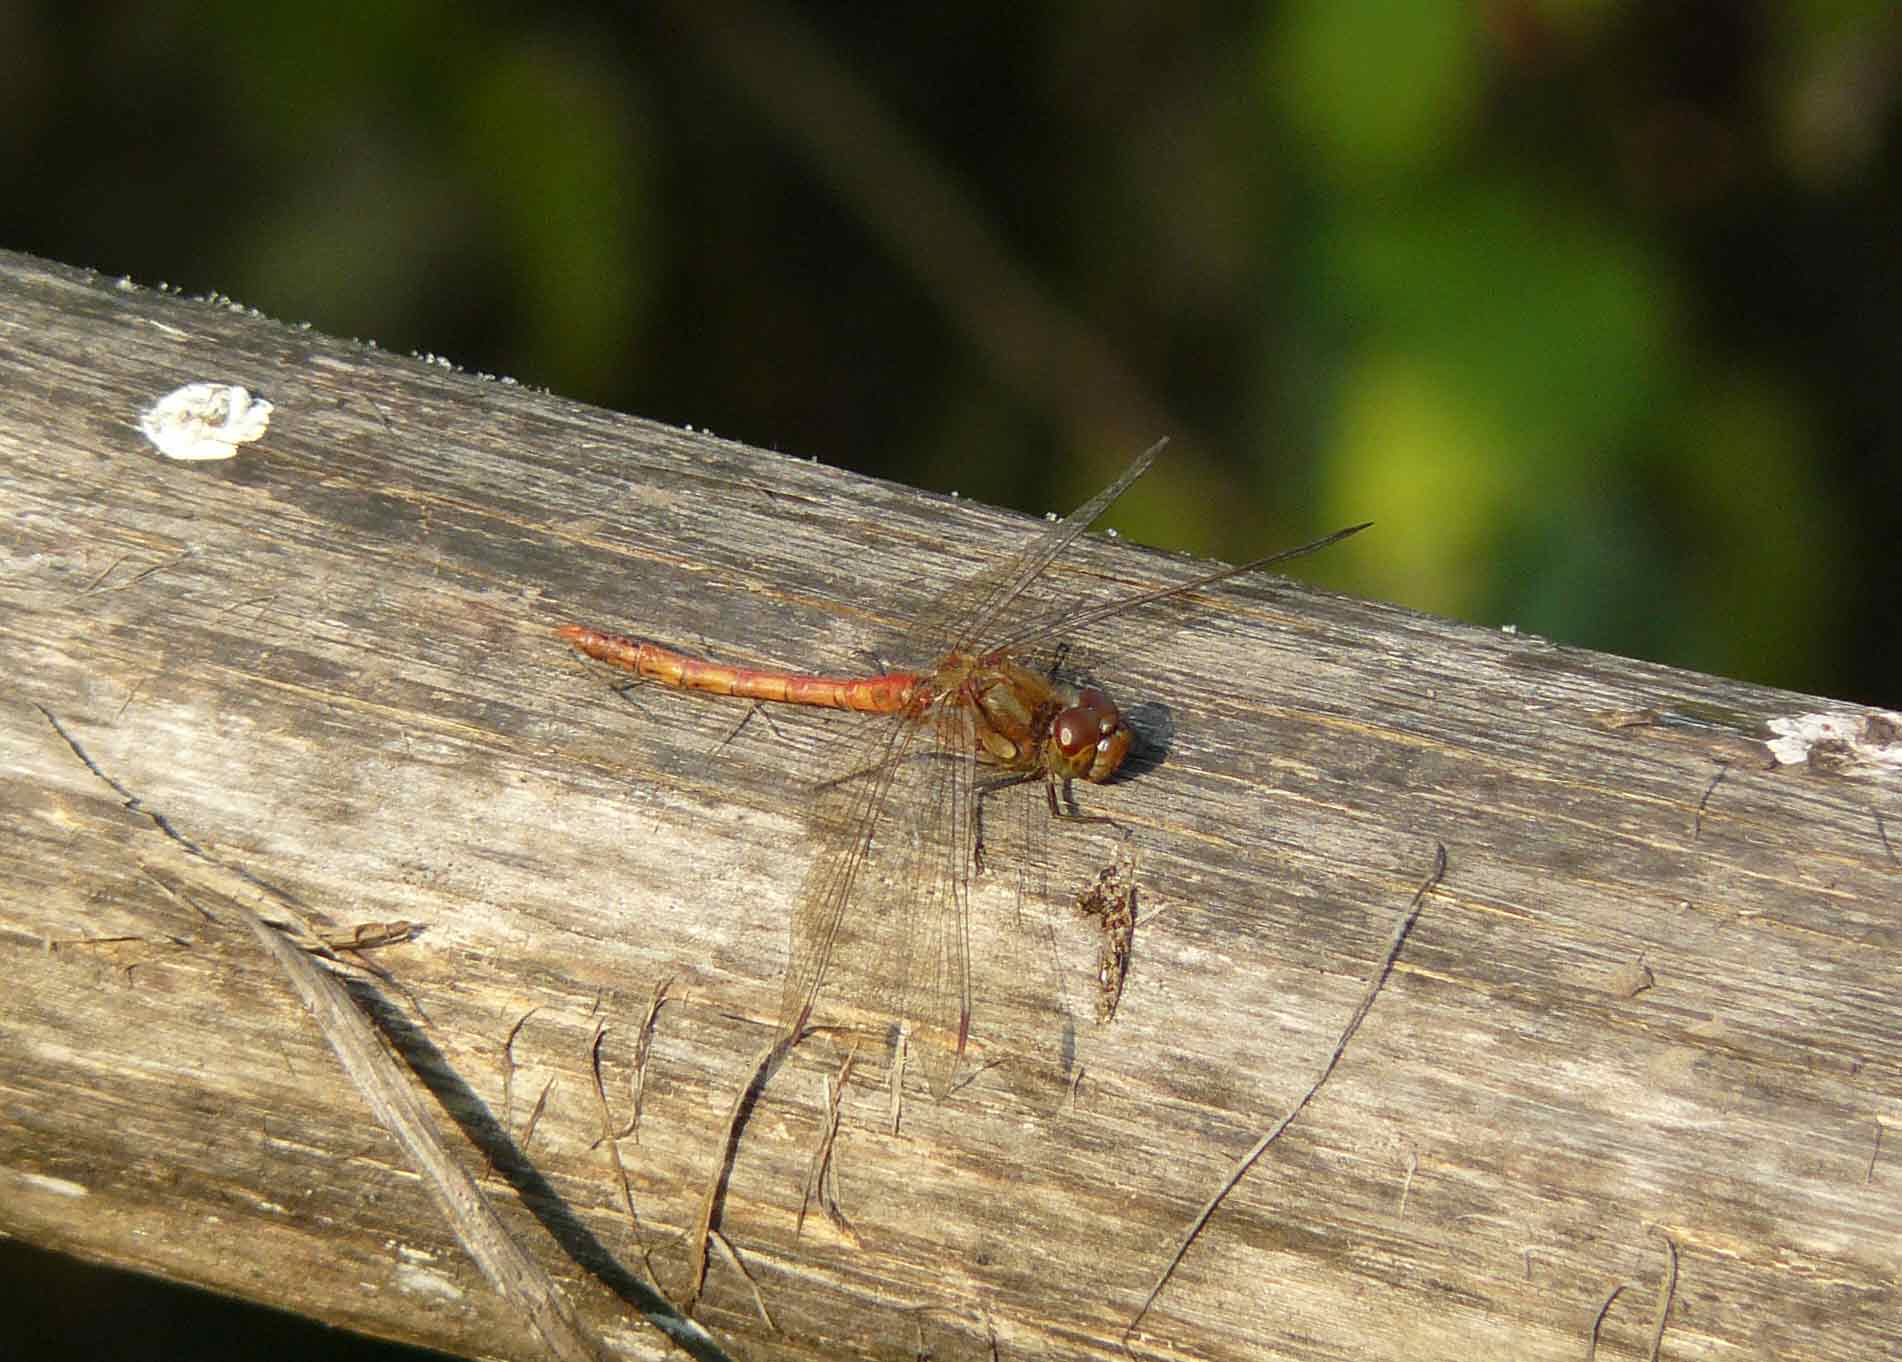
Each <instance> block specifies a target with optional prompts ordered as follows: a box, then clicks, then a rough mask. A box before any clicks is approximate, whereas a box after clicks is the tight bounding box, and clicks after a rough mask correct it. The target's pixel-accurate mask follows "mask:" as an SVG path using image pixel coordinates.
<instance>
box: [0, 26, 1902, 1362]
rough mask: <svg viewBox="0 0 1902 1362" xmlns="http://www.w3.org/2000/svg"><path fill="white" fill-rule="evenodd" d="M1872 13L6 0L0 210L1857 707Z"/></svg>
mask: <svg viewBox="0 0 1902 1362" xmlns="http://www.w3.org/2000/svg"><path fill="white" fill-rule="evenodd" d="M1899 14H1902V11H1898V9H1897V7H1895V6H1894V5H1893V4H1892V3H1889V0H1863V2H1861V3H1858V2H1857V0H1827V2H1825V0H1810V2H1809V3H1804V2H1803V0H1795V2H1793V3H1784V4H1770V3H1762V4H1755V3H1746V2H1744V0H1707V2H1706V3H1657V2H1647V3H1639V2H1638V0H1516V2H1515V0H1490V2H1488V0H1410V3H1407V4H1391V3H1384V2H1382V0H1300V2H1299V3H1290V4H1285V5H1260V4H1204V5H1183V4H1164V3H1159V2H1155V3H1138V2H1137V0H1091V3H1074V2H1073V3H1052V4H1044V5H1027V4H1022V3H1015V4H996V3H985V2H984V0H967V2H966V3H964V4H961V5H958V6H955V7H937V6H932V7H922V6H920V7H912V6H904V7H885V6H865V5H857V4H845V3H833V4H813V5H805V6H801V7H799V8H798V9H797V10H791V9H787V8H781V7H779V6H777V5H765V4H757V5H751V4H728V5H703V4H696V3H693V2H692V0H675V2H671V3H659V4H653V5H629V6H625V7H614V8H609V7H595V6H581V5H548V6H541V7H536V8H535V9H534V11H533V13H532V14H531V13H529V12H528V11H527V10H526V9H525V8H524V7H517V6H498V5H485V4H480V3H461V2H459V3H447V2H446V0H383V2H381V3H373V4H362V3H347V2H346V3H333V4H328V5H298V6H277V5H272V4H269V3H259V2H258V0H246V3H242V4H239V3H223V4H199V5H188V4H181V3H146V4H140V5H136V6H85V5H73V4H62V5H57V6H56V5H53V4H51V3H26V4H15V5H12V6H8V7H5V8H4V10H0V246H5V247H9V248H13V249H18V250H25V251H31V252H35V253H37V254H40V255H44V256H47V257H50V258H53V259H56V260H60V261H64V262H66V263H68V264H73V265H81V266H92V267H96V268H98V269H99V270H102V271H104V272H107V273H109V274H113V275H119V274H124V275H129V276H130V277H131V278H133V279H134V280H136V281H138V282H141V283H145V284H157V283H160V282H165V283H169V284H170V285H172V286H174V287H177V288H181V289H184V290H186V291H189V292H194V293H198V292H208V291H213V290H216V291H218V292H221V293H224V294H228V295H230V296H232V297H234V298H236V299H238V300H239V301H241V302H244V303H247V304H250V305H252V306H255V307H257V308H259V309H260V310H262V311H264V312H266V313H268V314H270V315H273V316H275V317H278V318H281V319H283V320H286V321H291V322H297V321H308V322H310V323H312V324H314V325H315V326H316V327H318V328H319V329H321V330H323V331H327V332H331V333H334V334H338V335H343V336H358V337H363V338H366V339H374V340H376V341H377V342H378V343H380V344H381V345H383V346H384V347H385V348H388V349H393V350H398V351H406V350H416V351H420V352H428V353H432V354H439V355H443V356H446V357H447V358H450V359H452V360H454V361H456V362H457V363H459V364H461V365H463V366H465V367H467V368H469V369H472V370H480V371H485V372H491V373H497V374H506V375H509V376H511V377H514V378H516V379H519V380H521V381H523V382H526V383H531V384H537V385H543V386H546V387H547V388H549V389H551V390H553V391H554V392H557V393H560V394H562V395H564V396H569V397H575V398H580V399H584V400H587V401H590V402H595V403H600V404H602V405H605V406H609V407H614V408H617V409H620V410H624V411H629V412H633V413H637V414H639V415H643V416H648V417H653V418H656V419H658V420H662V421H667V422H672V423H679V424H691V425H694V426H696V427H700V428H704V429H710V430H712V431H714V432H716V433H718V434H721V435H725V436H730V437H733V438H736V439H740V440H744V441H747V442H748V443H751V444H756V445H762V446H766V447H768V448H774V449H779V450H783V451H785V452H787V453H790V454H797V455H800V456H816V457H818V458H820V459H822V460H824V461H826V462H829V463H835V464H840V465H844V466H847V467H851V468H856V469H860V470H863V471H866V472H870V473H876V474H879V475H881V476H885V477H890V478H895V479H899V480H903V481H906V482H911V483H914V484H917V485H920V486H925V487H930V488H934V489H937V490H944V491H948V490H953V489H955V490H958V491H961V492H963V493H964V494H966V495H970V496H974V497H978V498H980V499H983V500H987V501H992V502H997V503H1001V504H1006V505H1014V506H1017V507H1019V508H1021V509H1024V510H1030V511H1044V510H1049V509H1056V510H1067V509H1069V508H1070V507H1071V506H1073V505H1075V504H1076V503H1077V502H1079V501H1081V500H1082V499H1083V498H1084V497H1085V496H1087V495H1088V494H1089V493H1090V492H1092V491H1094V490H1096V488H1098V487H1099V486H1100V485H1102V484H1103V483H1104V482H1106V481H1108V479H1109V478H1110V477H1111V476H1112V475H1113V474H1114V472H1115V471H1116V470H1118V469H1119V468H1120V467H1121V466H1122V465H1123V464H1124V463H1125V462H1127V460H1128V459H1129V458H1130V457H1131V456H1132V455H1133V454H1134V453H1135V452H1136V451H1137V450H1139V449H1141V448H1142V447H1144V446H1145V445H1147V444H1148V443H1150V441H1151V440H1153V439H1154V438H1155V437H1157V436H1158V435H1163V434H1168V435H1173V436H1174V437H1176V440H1177V444H1176V447H1175V448H1174V450H1173V451H1172V453H1171V454H1170V456H1169V458H1168V459H1167V460H1166V462H1165V464H1164V465H1163V466H1162V467H1160V468H1159V469H1158V470H1157V471H1156V472H1155V473H1153V474H1152V475H1151V476H1150V478H1149V479H1147V480H1146V485H1145V486H1143V487H1141V488H1139V489H1138V491H1137V492H1136V493H1132V495H1131V497H1130V498H1129V499H1128V504H1127V505H1126V507H1125V508H1124V509H1123V510H1122V511H1121V512H1120V513H1119V515H1118V517H1117V523H1118V524H1119V525H1120V527H1121V528H1122V530H1123V532H1124V533H1126V534H1128V535H1130V536H1132V537H1134V538H1137V539H1140V540H1143V541H1146V542H1150V543H1155V544H1159V545H1164V546H1168V547H1174V548H1183V549H1192V550H1195V551H1197V552H1200V553H1206V554H1212V555H1219V556H1222V557H1226V558H1229V559H1240V558H1245V557H1252V556H1256V555H1258V554H1261V553H1264V552H1267V551H1269V550H1271V549H1274V548H1278V547H1282V546H1285V545H1287V544H1290V543H1293V542H1295V541H1296V540H1299V539H1302V538H1305V537H1308V536H1311V535H1314V534H1317V533H1319V532H1321V531H1324V530H1327V529H1332V528H1334V527H1336V526H1338V525H1340V524H1343V523H1346V522H1349V521H1354V520H1363V519H1372V520H1374V521H1376V522H1378V524H1377V528H1376V529H1375V530H1374V531H1373V532H1371V533H1369V534H1367V535H1364V536H1362V537H1361V538H1360V539H1358V540H1356V541H1355V543H1354V545H1352V546H1350V548H1347V549H1343V550H1339V551H1336V552H1335V553H1333V554H1330V555H1324V556H1323V557H1321V558H1318V559H1315V560H1313V561H1312V562H1310V563H1304V564H1303V565H1302V566H1301V568H1300V572H1301V575H1302V576H1304V577H1307V578H1310V579H1312V580H1316V581H1320V582H1323V583H1325V584H1327V585H1330V586H1334V587H1338V588H1342V589H1346V590H1351V591H1355V592H1358V593H1361V594H1365V595H1370V596H1376V597H1382V598H1386V599H1391V600H1398V601H1402V602H1405V603H1407V604H1409V605H1413V606H1417V607H1419V608H1421V609H1425V610H1430V611H1434V612H1437V613H1441V614H1446V615H1452V616H1456V617H1459V618H1463V619H1468V620H1472V621H1475V622H1479V623H1484V624H1514V625H1517V626H1518V627H1519V628H1521V629H1522V630H1524V631H1527V632H1530V633H1537V634H1542V635H1545V636H1547V637H1550V638H1553V639H1556V640H1558V641H1561V642H1566V643H1575V644H1581V645H1586V646H1590V647H1595V648H1604V649H1609V650H1612V651H1616V652H1622V653H1628V654H1633V655H1637V656H1642V657H1648V658H1654V659H1657V660H1660V661H1665V662H1670V663H1673V664H1676V665H1680V666H1685V667H1690V668H1695V669H1698V670H1701V671H1711V672H1718V673H1722V674H1726V675H1731V676H1738V677H1744V678H1748V679H1751V680H1757V681H1763V682H1768V683H1772V684H1775V685H1780V686H1788V687H1793V688H1797V689H1802V690H1808V691H1814V692H1818V693H1821V694H1824V695H1829V696H1836V697H1841V698H1845V699H1854V700H1861V701H1867V702H1872V703H1879V704H1885V705H1890V706H1896V705H1902V682H1899V681H1898V674H1897V668H1896V662H1897V652H1898V646H1897V638H1898V633H1899V632H1902V630H1899V628H1898V624H1899V620H1898V613H1899V612H1898V608H1897V607H1898V601H1902V573H1899V572H1898V570H1897V567H1896V563H1897V554H1896V542H1897V537H1898V530H1902V472H1899V471H1898V460H1897V451H1898V449H1902V397H1899V396H1898V394H1902V364H1898V342H1897V338H1896V328H1897V325H1898V320H1899V319H1902V306H1898V305H1899V304H1902V215H1899V214H1898V212H1897V207H1898V191H1899V189H1902V182H1899V180H1898V160H1897V145H1896V144H1897V130H1898V123H1899V122H1902V118H1899V116H1898V102H1899V101H1898V90H1899V88H1902V20H1899V19H1898V15H1899ZM0 1271H4V1268H3V1267H0ZM76 1289H77V1290H79V1291H80V1293H81V1295H82V1296H83V1299H84V1301H85V1305H84V1309H85V1311H86V1313H87V1315H88V1317H94V1316H99V1315H101V1314H104V1313H107V1312H108V1311H109V1309H110V1307H108V1306H102V1305H101V1303H100V1302H101V1301H102V1300H103V1299H104V1298H103V1297H102V1296H100V1295H99V1292H101V1291H102V1290H103V1288H101V1287H97V1286H85V1287H82V1288H76ZM34 1296H35V1298H36V1299H38V1300H40V1301H42V1302H43V1303H50V1302H51V1301H53V1300H55V1299H57V1294H56V1293H55V1292H53V1291H51V1290H49V1289H44V1288H41V1287H38V1286H36V1287H35V1291H34ZM213 1332H214V1333H215V1332H216V1330H214V1331H213ZM208 1341H209V1339H208ZM335 1346H336V1345H335V1343H334V1341H333V1342H321V1341H320V1342H319V1343H316V1344H314V1345H313V1347H314V1348H315V1350H316V1351H318V1352H320V1353H322V1354H324V1355H335V1354H334V1348H335ZM62 1351H63V1353H64V1355H66V1356H75V1355H82V1354H80V1353H75V1352H74V1351H73V1350H72V1349H63V1350H62ZM209 1351H210V1349H209V1348H208V1349H207V1353H208V1354H209ZM271 1351H272V1352H273V1353H274V1354H276V1355H278V1356H291V1355H296V1354H295V1351H294V1350H293V1349H290V1348H289V1347H288V1346H278V1345H273V1346H272V1348H271ZM112 1353H113V1350H112V1348H111V1347H110V1346H107V1345H101V1346H100V1348H99V1350H98V1354H97V1355H112ZM174 1355H178V1354H174Z"/></svg>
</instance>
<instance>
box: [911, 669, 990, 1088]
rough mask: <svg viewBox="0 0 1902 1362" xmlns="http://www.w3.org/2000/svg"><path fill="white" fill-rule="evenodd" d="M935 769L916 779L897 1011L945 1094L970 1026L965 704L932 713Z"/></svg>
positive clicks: (971, 739) (969, 727)
mask: <svg viewBox="0 0 1902 1362" xmlns="http://www.w3.org/2000/svg"><path fill="white" fill-rule="evenodd" d="M932 727H933V729H934V736H935V739H936V740H935V742H934V744H933V746H934V747H935V749H936V750H935V752H934V754H933V756H932V759H931V761H932V765H933V766H934V767H935V768H936V769H935V770H933V771H932V772H931V773H930V776H929V778H928V779H926V780H924V781H921V782H920V789H919V791H918V793H919V801H920V807H918V808H917V809H916V810H915V812H916V813H917V814H918V815H919V816H921V817H922V818H924V819H925V820H927V821H926V824H925V826H927V827H929V829H930V832H929V834H928V835H925V836H921V837H920V838H919V839H918V841H917V848H916V849H917V852H918V856H917V859H916V862H915V864H914V866H913V867H912V870H911V872H910V873H911V879H910V883H911V884H912V885H913V886H914V889H913V897H912V914H911V922H910V928H911V930H910V932H909V936H910V943H909V947H908V951H907V954H908V959H907V960H906V961H905V980H906V985H905V992H904V996H903V998H902V999H901V1000H900V1008H899V1016H900V1017H901V1018H902V1019H903V1020H904V1021H905V1023H906V1024H907V1025H908V1026H909V1027H910V1029H911V1035H912V1038H913V1040H914V1041H915V1042H919V1043H920V1051H919V1052H920V1053H921V1055H922V1058H923V1060H924V1067H925V1077H926V1080H927V1081H928V1082H929V1083H930V1085H931V1091H932V1093H933V1095H935V1096H938V1097H943V1096H944V1095H945V1094H946V1093H948V1092H949V1091H950V1090H951V1085H952V1083H953V1082H955V1081H956V1079H957V1072H958V1062H959V1061H960V1060H961V1059H962V1058H963V1055H964V1046H965V1041H966V1040H967V1039H968V1038H969V1036H970V1030H971V976H970V961H971V874H972V869H973V866H972V862H973V858H974V855H975V852H976V845H977V823H976V819H977V792H978V781H977V759H976V755H975V754H976V750H977V734H976V732H975V731H974V723H973V716H972V713H971V710H970V707H969V706H966V705H944V706H941V707H940V708H939V710H938V711H937V712H936V713H935V714H934V715H933V722H932Z"/></svg>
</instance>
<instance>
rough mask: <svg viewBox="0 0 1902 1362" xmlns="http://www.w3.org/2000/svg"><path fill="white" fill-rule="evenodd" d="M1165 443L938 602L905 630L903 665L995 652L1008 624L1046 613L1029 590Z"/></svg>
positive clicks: (1010, 629)
mask: <svg viewBox="0 0 1902 1362" xmlns="http://www.w3.org/2000/svg"><path fill="white" fill-rule="evenodd" d="M1168 443H1169V442H1168V441H1167V440H1158V441H1157V442H1156V443H1155V444H1153V445H1151V446H1150V447H1149V448H1148V449H1146V450H1144V451H1143V452H1142V453H1141V454H1139V455H1137V456H1136V458H1135V460H1134V461H1132V462H1131V463H1130V465H1129V467H1128V468H1126V469H1124V470H1123V473H1122V476H1121V477H1119V478H1117V479H1116V481H1115V482H1113V483H1111V484H1110V485H1109V486H1108V487H1105V488H1104V489H1103V490H1102V491H1101V492H1098V493H1097V494H1096V495H1095V496H1093V497H1091V498H1090V499H1089V500H1088V501H1086V502H1084V503H1083V504H1082V505H1081V506H1079V507H1077V508H1076V509H1075V510H1074V511H1072V512H1070V514H1069V515H1067V516H1065V517H1064V518H1063V519H1062V520H1059V521H1056V522H1054V523H1053V524H1051V525H1050V526H1049V527H1048V528H1047V529H1045V530H1044V531H1043V532H1042V533H1041V534H1040V535H1038V537H1037V538H1036V539H1034V540H1032V541H1031V542H1030V543H1029V544H1028V545H1027V546H1025V548H1024V549H1023V550H1022V551H1021V552H1019V553H1018V554H1017V555H1016V556H1015V557H1014V558H1009V559H1006V560H1005V561H1004V562H1002V563H999V564H997V565H996V566H994V567H989V568H986V569H984V570H983V571H981V572H979V573H976V574H975V575H973V576H971V577H969V578H967V579H965V580H964V581H962V582H960V583H959V584H958V585H957V586H956V587H954V588H953V589H952V590H951V591H949V592H947V593H946V594H945V595H943V596H941V597H939V599H938V600H937V601H936V602H934V603H933V604H932V605H931V606H930V607H929V608H927V609H926V610H925V611H924V613H923V614H922V615H921V616H920V618H919V620H918V623H917V624H916V625H915V626H913V627H912V628H911V629H910V630H908V631H907V633H906V636H905V640H904V644H903V647H904V648H905V649H906V650H907V651H906V653H905V656H906V658H907V660H908V661H911V662H915V663H918V664H920V665H930V664H931V663H934V662H936V661H937V659H939V658H941V657H943V656H945V655H946V654H947V653H951V652H954V651H963V652H969V651H972V650H974V649H985V648H992V647H995V646H997V641H998V639H1000V638H1002V637H1005V636H1010V635H1015V634H1016V633H1018V632H1019V630H1018V629H1016V628H1013V627H1012V626H1013V623H1019V624H1020V623H1021V622H1022V621H1024V620H1026V619H1029V618H1032V617H1035V616H1038V615H1042V614H1044V613H1046V611H1047V610H1048V607H1047V605H1046V604H1045V603H1044V602H1043V600H1042V599H1041V598H1039V597H1038V596H1036V595H1035V594H1034V593H1032V592H1031V591H1030V587H1031V586H1032V585H1033V584H1034V583H1035V582H1036V580H1037V578H1039V577H1041V576H1042V575H1043V572H1044V569H1046V568H1048V567H1049V566H1050V564H1051V563H1053V562H1054V561H1056V558H1057V556H1058V555H1059V554H1061V553H1062V552H1063V551H1064V550H1065V549H1066V548H1068V547H1069V546H1070V544H1071V543H1072V542H1073V541H1074V540H1075V539H1076V538H1077V536H1078V535H1080V534H1082V533H1083V532H1084V531H1086V530H1088V529H1089V528H1090V526H1092V525H1094V524H1095V523H1096V522H1097V521H1098V520H1100V519H1101V518H1102V516H1103V512H1105V511H1107V510H1108V509H1109V508H1110V506H1111V505H1112V504H1113V503H1114V502H1115V501H1116V499H1117V498H1118V497H1120V496H1122V494H1123V493H1124V492H1127V491H1128V490H1129V488H1130V485H1131V484H1132V483H1134V482H1135V481H1136V479H1138V478H1140V477H1141V476H1142V475H1143V474H1144V473H1147V472H1148V471H1149V466H1150V465H1151V464H1153V463H1154V462H1155V461H1156V456H1157V455H1158V454H1160V453H1161V452H1162V450H1163V447H1164V446H1165V445H1167V444H1168Z"/></svg>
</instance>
